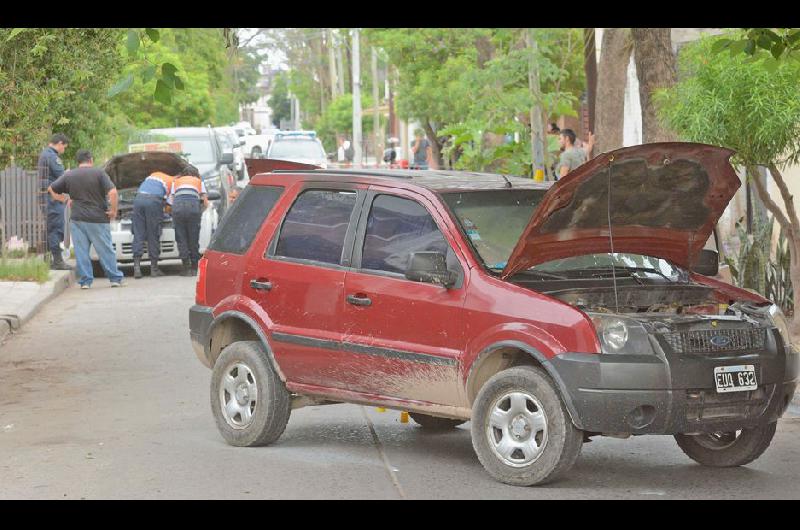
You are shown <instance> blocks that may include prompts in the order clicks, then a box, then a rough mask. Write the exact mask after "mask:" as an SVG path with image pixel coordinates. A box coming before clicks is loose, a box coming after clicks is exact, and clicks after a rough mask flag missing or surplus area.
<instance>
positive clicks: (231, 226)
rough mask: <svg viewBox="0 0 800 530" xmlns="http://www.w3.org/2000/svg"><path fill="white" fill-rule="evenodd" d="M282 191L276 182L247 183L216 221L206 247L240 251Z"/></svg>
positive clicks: (247, 246)
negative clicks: (217, 224)
mask: <svg viewBox="0 0 800 530" xmlns="http://www.w3.org/2000/svg"><path fill="white" fill-rule="evenodd" d="M281 193H283V188H282V187H279V186H247V187H246V188H245V189H244V191H243V192H242V193H240V194H239V197H237V199H236V201H234V203H233V205H232V206H231V207H230V208H229V209H228V212H227V213H226V214H225V216H224V217H223V218H222V220H221V221H220V224H219V226H218V227H217V231H216V232H214V237H213V238H212V239H211V243H210V244H209V245H208V248H209V249H211V250H216V251H218V252H230V253H232V254H244V253H245V252H247V249H249V248H250V244H251V243H252V242H253V239H255V237H256V234H257V233H258V229H259V228H261V225H262V223H263V222H264V219H266V218H267V214H269V212H270V210H272V207H273V206H275V203H276V202H277V201H278V197H280V196H281Z"/></svg>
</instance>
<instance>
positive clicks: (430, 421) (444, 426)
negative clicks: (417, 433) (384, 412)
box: [408, 412, 467, 431]
mask: <svg viewBox="0 0 800 530" xmlns="http://www.w3.org/2000/svg"><path fill="white" fill-rule="evenodd" d="M408 415H409V416H411V419H412V420H414V422H415V423H416V424H417V425H419V426H420V427H422V428H423V429H425V430H427V431H449V430H450V429H455V428H456V427H458V426H459V425H461V424H462V423H466V422H467V420H455V419H452V418H439V417H437V416H428V415H427V414H420V413H419V412H409V413H408Z"/></svg>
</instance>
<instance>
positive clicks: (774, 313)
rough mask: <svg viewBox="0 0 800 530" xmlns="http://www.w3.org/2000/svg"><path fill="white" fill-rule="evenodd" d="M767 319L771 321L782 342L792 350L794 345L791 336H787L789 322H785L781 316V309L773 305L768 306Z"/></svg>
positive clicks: (783, 316) (784, 318) (784, 316)
mask: <svg viewBox="0 0 800 530" xmlns="http://www.w3.org/2000/svg"><path fill="white" fill-rule="evenodd" d="M769 317H770V320H772V324H773V325H774V326H775V327H776V328H778V332H779V333H780V334H781V337H782V338H783V342H784V343H786V344H788V345H790V346H792V348H794V344H792V336H791V335H790V334H789V321H788V320H786V315H784V314H783V311H781V308H780V307H778V306H777V305H775V304H772V305H771V306H769Z"/></svg>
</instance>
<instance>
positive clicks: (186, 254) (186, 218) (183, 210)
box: [171, 166, 208, 276]
mask: <svg viewBox="0 0 800 530" xmlns="http://www.w3.org/2000/svg"><path fill="white" fill-rule="evenodd" d="M181 173H182V176H180V177H176V178H175V180H173V181H172V193H171V196H172V225H173V226H174V227H175V240H176V241H177V242H178V253H179V254H180V256H181V261H182V262H183V271H182V272H181V276H195V275H197V263H198V262H199V261H200V218H201V217H202V215H203V210H204V209H205V208H207V207H208V197H207V195H206V186H205V184H204V183H203V181H202V180H201V179H200V173H199V172H198V171H197V168H196V167H194V166H186V167H185V168H184V169H183V171H182V172H181ZM201 203H202V208H201Z"/></svg>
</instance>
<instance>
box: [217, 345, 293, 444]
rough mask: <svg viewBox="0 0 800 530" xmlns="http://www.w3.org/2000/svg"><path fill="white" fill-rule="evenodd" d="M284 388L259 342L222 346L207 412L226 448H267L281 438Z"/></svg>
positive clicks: (286, 410)
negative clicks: (211, 414) (225, 443)
mask: <svg viewBox="0 0 800 530" xmlns="http://www.w3.org/2000/svg"><path fill="white" fill-rule="evenodd" d="M291 410H292V406H291V399H290V394H289V391H288V390H286V385H284V383H283V381H281V380H280V378H279V377H278V375H277V374H276V373H275V370H273V368H272V364H271V363H270V360H269V358H268V357H267V353H266V351H264V347H263V346H262V344H261V343H260V342H256V341H241V342H234V343H233V344H230V345H228V346H226V347H225V348H224V349H223V350H222V353H221V354H220V356H219V358H218V359H217V362H216V363H215V364H214V370H213V372H212V374H211V411H212V413H213V414H214V420H215V421H216V422H217V428H218V429H219V432H220V434H222V437H223V438H224V439H225V441H226V442H228V443H229V444H230V445H235V446H239V447H251V446H258V445H269V444H271V443H273V442H275V441H276V440H277V439H278V438H280V436H281V434H283V431H284V429H286V424H287V423H288V422H289V415H290V413H291Z"/></svg>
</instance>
